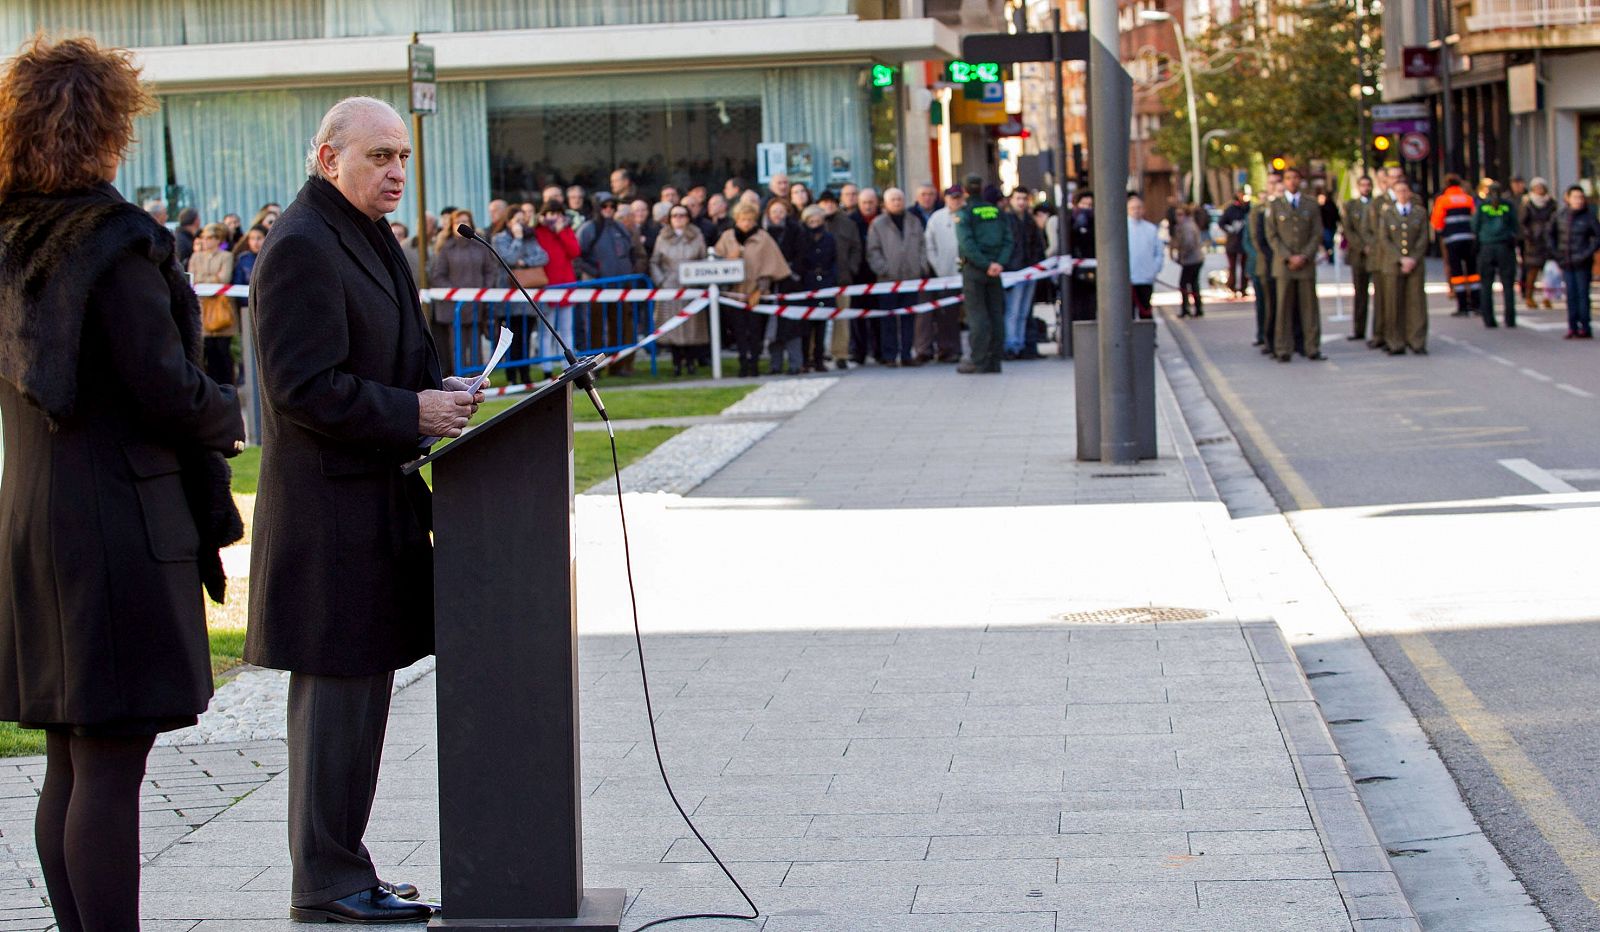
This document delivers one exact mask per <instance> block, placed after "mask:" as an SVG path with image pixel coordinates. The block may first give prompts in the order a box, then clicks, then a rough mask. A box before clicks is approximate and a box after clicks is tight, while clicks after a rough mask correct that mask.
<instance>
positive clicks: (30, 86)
mask: <svg viewBox="0 0 1600 932" xmlns="http://www.w3.org/2000/svg"><path fill="white" fill-rule="evenodd" d="M155 106H156V102H155V98H154V97H152V96H151V95H150V93H149V91H147V90H145V88H144V85H142V84H141V83H140V82H139V67H138V66H137V65H135V64H134V63H133V56H132V54H131V53H130V52H128V51H127V50H126V49H107V48H102V47H100V45H99V44H97V43H96V42H95V41H94V40H93V39H89V38H83V37H77V38H66V39H52V38H50V37H48V36H45V35H43V34H38V35H35V36H34V37H33V38H32V39H30V40H28V41H27V42H26V43H24V44H23V46H22V49H21V50H20V51H19V52H18V53H17V56H16V57H15V58H13V59H11V61H10V63H9V64H8V65H7V66H6V68H5V71H4V73H3V74H0V197H6V196H9V195H11V194H15V193H18V192H22V191H31V192H38V193H41V194H50V193H54V192H57V191H69V190H72V189H75V188H86V187H89V186H91V185H93V184H96V183H98V182H101V181H105V180H107V178H106V172H107V169H108V168H109V167H110V166H112V165H114V164H115V163H116V162H117V161H118V160H119V159H121V158H122V156H123V155H124V154H125V153H126V152H127V151H128V146H129V145H130V144H131V143H132V142H133V118H134V117H135V116H136V115H138V114H140V113H145V112H148V111H150V110H153V109H155Z"/></svg>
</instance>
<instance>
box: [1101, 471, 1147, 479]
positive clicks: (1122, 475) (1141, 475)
mask: <svg viewBox="0 0 1600 932" xmlns="http://www.w3.org/2000/svg"><path fill="white" fill-rule="evenodd" d="M1165 475H1166V473H1164V472H1092V473H1090V474H1089V478H1090V479H1157V478H1160V477H1161V476H1165Z"/></svg>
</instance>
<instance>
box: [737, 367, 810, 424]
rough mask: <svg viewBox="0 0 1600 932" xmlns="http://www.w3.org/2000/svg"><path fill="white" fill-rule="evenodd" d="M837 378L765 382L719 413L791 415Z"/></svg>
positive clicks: (745, 415)
mask: <svg viewBox="0 0 1600 932" xmlns="http://www.w3.org/2000/svg"><path fill="white" fill-rule="evenodd" d="M838 381H839V377H838V376H832V375H830V376H823V377H818V378H805V379H798V378H797V379H789V380H787V381H784V382H768V383H767V384H766V385H763V386H761V387H760V388H758V389H756V390H755V391H753V392H751V393H750V394H748V395H746V396H744V397H743V398H741V399H739V400H738V401H736V402H734V403H733V404H731V405H729V406H728V407H726V408H724V409H722V413H723V414H724V415H728V416H733V417H748V416H750V415H762V414H793V413H795V412H796V411H799V410H801V409H802V408H804V407H805V406H806V405H808V404H810V403H811V402H813V401H815V400H817V396H818V395H821V394H822V393H823V392H825V391H827V390H828V389H830V388H832V387H833V386H834V384H835V383H837V382H838Z"/></svg>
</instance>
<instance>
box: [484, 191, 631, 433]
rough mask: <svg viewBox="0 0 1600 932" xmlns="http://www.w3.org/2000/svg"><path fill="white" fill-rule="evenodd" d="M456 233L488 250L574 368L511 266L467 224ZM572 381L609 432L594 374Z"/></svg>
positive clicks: (564, 346) (569, 351) (563, 345)
mask: <svg viewBox="0 0 1600 932" xmlns="http://www.w3.org/2000/svg"><path fill="white" fill-rule="evenodd" d="M456 232H457V233H459V234H461V235H462V236H465V237H466V238H467V239H470V240H475V241H477V242H478V243H479V244H480V245H482V246H483V248H485V249H487V250H489V255H491V256H494V261H496V262H498V263H500V267H501V268H503V269H505V270H506V276H507V277H508V278H510V279H511V284H513V285H516V286H517V290H518V291H520V292H522V297H523V298H524V299H526V300H527V302H528V304H530V305H531V306H532V307H533V313H534V314H535V315H536V316H537V317H538V318H539V322H540V323H542V324H544V329H546V330H548V331H550V335H551V336H553V337H555V338H556V343H557V344H559V345H560V347H561V352H562V354H563V355H565V356H566V357H567V365H568V366H576V365H577V364H578V357H577V355H576V354H574V353H573V352H572V347H570V346H568V345H567V341H566V340H563V339H561V334H560V333H558V332H556V328H554V327H552V326H550V319H549V318H548V317H545V316H544V308H542V307H540V306H539V302H537V301H535V300H533V296H532V295H530V294H528V289H526V288H524V287H522V285H521V283H519V282H518V281H517V276H516V275H515V274H514V273H513V272H512V271H511V266H509V265H506V260H504V259H502V258H500V253H499V252H498V251H497V250H496V249H495V248H494V247H493V246H491V245H490V244H489V241H488V240H486V239H484V238H483V237H481V236H479V235H478V231H477V230H474V229H473V228H472V227H471V226H469V225H468V224H465V223H463V224H459V225H458V226H457V227H456ZM573 381H575V382H576V383H577V384H578V387H579V388H581V389H583V390H584V392H585V393H587V394H588V396H589V400H590V401H591V402H593V403H594V409H595V410H596V411H598V412H599V413H600V420H602V421H605V422H606V430H608V431H609V430H611V416H610V415H608V414H606V406H605V403H604V402H602V401H601V400H600V393H599V392H598V391H596V390H595V387H594V373H592V372H585V373H583V374H582V375H580V376H578V377H577V378H576V379H574V380H573Z"/></svg>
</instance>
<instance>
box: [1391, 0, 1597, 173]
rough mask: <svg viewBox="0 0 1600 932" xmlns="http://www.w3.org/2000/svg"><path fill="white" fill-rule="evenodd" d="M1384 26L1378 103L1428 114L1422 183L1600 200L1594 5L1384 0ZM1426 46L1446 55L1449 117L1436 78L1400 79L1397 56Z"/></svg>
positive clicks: (1575, 0)
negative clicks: (1545, 184)
mask: <svg viewBox="0 0 1600 932" xmlns="http://www.w3.org/2000/svg"><path fill="white" fill-rule="evenodd" d="M1383 21H1384V23H1383V25H1384V63H1385V68H1384V78H1383V96H1384V99H1385V100H1386V101H1422V102H1425V103H1427V104H1428V106H1429V107H1430V109H1431V111H1432V114H1433V125H1434V127H1435V130H1436V131H1435V132H1434V133H1433V135H1432V141H1433V144H1434V145H1433V149H1432V151H1431V152H1430V156H1429V158H1428V159H1427V160H1426V165H1425V166H1419V167H1424V168H1425V169H1426V171H1427V173H1428V174H1429V175H1430V176H1432V177H1433V178H1434V179H1436V178H1437V177H1438V176H1439V175H1440V174H1441V173H1442V172H1444V171H1449V170H1455V171H1460V172H1462V173H1464V174H1465V175H1467V176H1469V177H1474V178H1481V177H1491V178H1495V179H1497V180H1500V181H1505V180H1506V179H1508V178H1509V177H1511V176H1512V175H1522V176H1523V177H1525V178H1526V177H1532V176H1535V175H1538V176H1542V177H1545V178H1547V179H1548V180H1549V181H1550V183H1551V184H1552V185H1554V186H1559V187H1565V186H1567V185H1569V184H1574V183H1576V184H1581V185H1583V186H1584V187H1586V188H1587V189H1588V190H1589V191H1590V192H1591V193H1594V192H1595V191H1597V190H1600V3H1596V2H1594V0H1464V2H1459V3H1456V2H1449V0H1392V2H1389V3H1385V4H1384V11H1383ZM1429 46H1431V47H1432V48H1433V49H1435V50H1437V49H1440V48H1441V47H1442V48H1443V49H1444V50H1445V52H1444V54H1443V55H1442V56H1441V59H1442V61H1441V65H1443V64H1446V63H1447V64H1448V67H1449V83H1450V106H1449V107H1448V108H1446V107H1445V104H1444V94H1443V83H1444V82H1443V81H1442V80H1441V79H1440V78H1438V77H1433V78H1408V77H1407V76H1406V73H1405V54H1404V53H1405V49H1407V48H1413V49H1415V48H1417V47H1429ZM1447 118H1448V120H1449V121H1450V125H1451V126H1452V128H1453V130H1454V132H1453V136H1454V140H1455V148H1454V151H1452V152H1446V151H1444V141H1445V131H1444V129H1445V120H1446V119H1447Z"/></svg>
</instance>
